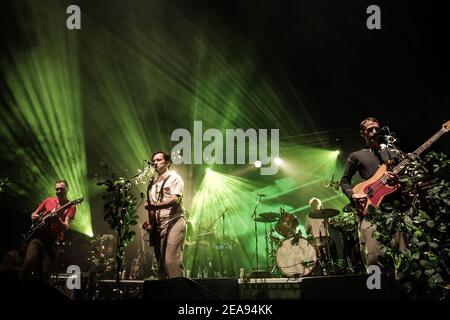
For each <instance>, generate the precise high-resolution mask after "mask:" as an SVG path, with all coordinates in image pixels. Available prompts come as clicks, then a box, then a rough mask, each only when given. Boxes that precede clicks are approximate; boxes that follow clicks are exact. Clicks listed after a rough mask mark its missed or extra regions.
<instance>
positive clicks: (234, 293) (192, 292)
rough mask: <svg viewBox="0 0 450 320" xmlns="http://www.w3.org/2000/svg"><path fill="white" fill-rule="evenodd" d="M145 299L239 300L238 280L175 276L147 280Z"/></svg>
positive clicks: (144, 292) (145, 283)
mask: <svg viewBox="0 0 450 320" xmlns="http://www.w3.org/2000/svg"><path fill="white" fill-rule="evenodd" d="M142 298H143V299H144V300H239V285H238V280H237V279H234V278H218V279H208V278H198V279H190V278H174V279H169V280H146V281H145V282H144V291H143V297H142Z"/></svg>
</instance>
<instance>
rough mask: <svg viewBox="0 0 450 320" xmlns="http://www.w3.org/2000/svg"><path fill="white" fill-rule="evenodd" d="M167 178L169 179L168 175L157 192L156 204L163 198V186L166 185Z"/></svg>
mask: <svg viewBox="0 0 450 320" xmlns="http://www.w3.org/2000/svg"><path fill="white" fill-rule="evenodd" d="M169 178H170V174H169V175H168V176H167V177H166V178H165V179H164V181H163V183H162V185H161V189H160V190H159V194H158V202H161V201H162V199H163V198H164V185H165V184H166V182H167V180H168V179H169Z"/></svg>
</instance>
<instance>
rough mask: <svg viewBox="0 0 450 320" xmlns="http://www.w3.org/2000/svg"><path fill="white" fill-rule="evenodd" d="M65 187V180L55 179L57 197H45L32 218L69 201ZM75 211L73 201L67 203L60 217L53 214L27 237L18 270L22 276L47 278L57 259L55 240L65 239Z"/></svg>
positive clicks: (47, 212)
mask: <svg viewBox="0 0 450 320" xmlns="http://www.w3.org/2000/svg"><path fill="white" fill-rule="evenodd" d="M68 191H69V184H68V183H67V181H66V180H58V181H56V183H55V192H56V197H49V198H47V199H45V200H44V201H43V202H42V203H41V204H40V205H39V207H38V208H37V209H36V211H34V212H33V213H32V214H31V220H32V221H33V222H37V221H39V219H41V218H42V217H44V216H45V215H47V214H50V213H51V212H53V211H55V210H56V209H58V208H59V207H61V206H63V205H64V204H66V203H68V202H69V199H68V198H67V192H68ZM75 212H76V208H75V205H73V206H69V207H68V208H67V209H66V210H65V212H63V213H62V214H61V215H60V216H59V217H56V216H55V217H52V218H51V219H49V222H48V224H47V225H46V226H45V227H44V228H43V229H42V230H40V231H39V232H38V233H37V234H36V235H35V236H34V238H32V239H31V240H30V241H29V243H28V244H27V247H26V251H25V258H24V261H23V264H22V267H21V270H20V276H21V277H22V278H27V279H30V278H33V279H40V280H45V281H48V280H49V277H50V272H51V269H52V267H53V264H54V262H55V260H56V254H57V243H58V242H59V241H62V240H63V239H64V233H65V231H67V230H68V229H69V226H70V222H71V220H72V219H74V218H75Z"/></svg>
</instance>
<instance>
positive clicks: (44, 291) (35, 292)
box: [0, 272, 70, 301]
mask: <svg viewBox="0 0 450 320" xmlns="http://www.w3.org/2000/svg"><path fill="white" fill-rule="evenodd" d="M0 284H1V288H2V289H1V290H0V299H1V300H58V301H70V299H69V297H67V296H66V295H65V294H64V293H63V292H62V291H60V290H58V289H57V288H55V287H53V286H52V285H50V284H49V283H47V282H44V281H38V280H20V279H18V278H17V274H11V273H9V272H1V273H0Z"/></svg>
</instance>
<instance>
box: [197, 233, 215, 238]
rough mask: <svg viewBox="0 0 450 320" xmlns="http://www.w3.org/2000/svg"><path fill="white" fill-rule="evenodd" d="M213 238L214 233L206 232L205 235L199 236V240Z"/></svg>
mask: <svg viewBox="0 0 450 320" xmlns="http://www.w3.org/2000/svg"><path fill="white" fill-rule="evenodd" d="M213 236H214V232H204V233H200V234H199V235H198V237H199V238H205V237H213Z"/></svg>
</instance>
